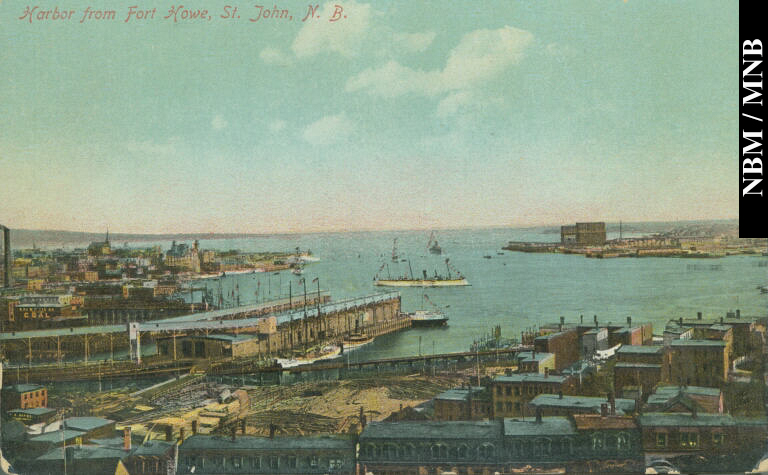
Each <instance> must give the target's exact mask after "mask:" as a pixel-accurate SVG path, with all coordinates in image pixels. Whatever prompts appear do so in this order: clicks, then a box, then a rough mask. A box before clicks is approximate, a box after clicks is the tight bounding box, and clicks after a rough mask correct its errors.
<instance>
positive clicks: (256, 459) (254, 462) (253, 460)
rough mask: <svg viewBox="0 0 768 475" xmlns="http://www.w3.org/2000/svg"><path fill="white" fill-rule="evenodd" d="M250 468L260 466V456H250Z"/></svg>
mask: <svg viewBox="0 0 768 475" xmlns="http://www.w3.org/2000/svg"><path fill="white" fill-rule="evenodd" d="M251 468H261V457H251Z"/></svg>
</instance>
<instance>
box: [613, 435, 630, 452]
mask: <svg viewBox="0 0 768 475" xmlns="http://www.w3.org/2000/svg"><path fill="white" fill-rule="evenodd" d="M616 449H618V450H621V451H624V450H628V449H629V435H627V434H626V433H624V432H621V433H619V435H617V436H616Z"/></svg>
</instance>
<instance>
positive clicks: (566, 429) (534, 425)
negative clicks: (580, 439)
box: [504, 417, 576, 437]
mask: <svg viewBox="0 0 768 475" xmlns="http://www.w3.org/2000/svg"><path fill="white" fill-rule="evenodd" d="M575 433H576V431H575V430H574V427H573V424H571V421H570V419H568V418H567V417H542V418H541V422H536V419H534V418H530V419H504V435H506V436H512V437H515V436H527V435H569V434H575Z"/></svg>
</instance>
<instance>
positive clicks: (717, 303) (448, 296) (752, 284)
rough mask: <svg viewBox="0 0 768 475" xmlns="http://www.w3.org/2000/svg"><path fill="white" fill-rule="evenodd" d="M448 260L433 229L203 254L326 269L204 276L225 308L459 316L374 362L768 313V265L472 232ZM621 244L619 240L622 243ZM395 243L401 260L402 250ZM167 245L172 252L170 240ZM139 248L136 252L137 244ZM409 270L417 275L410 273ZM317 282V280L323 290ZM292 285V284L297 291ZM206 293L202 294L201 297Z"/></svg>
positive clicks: (537, 234) (447, 240)
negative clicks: (560, 332) (527, 335)
mask: <svg viewBox="0 0 768 475" xmlns="http://www.w3.org/2000/svg"><path fill="white" fill-rule="evenodd" d="M436 237H437V239H438V241H439V243H440V246H441V247H442V249H443V254H441V255H434V254H431V253H430V252H429V251H428V249H427V241H428V238H429V232H424V231H400V232H355V233H323V234H304V235H302V234H296V235H278V236H263V237H256V238H248V239H232V240H203V241H201V242H200V246H201V247H202V248H205V249H217V250H229V249H239V250H242V251H250V252H255V251H293V250H295V248H297V247H298V248H299V249H301V251H306V250H309V251H311V253H312V256H313V257H315V258H317V259H318V260H317V261H315V262H311V263H309V264H307V265H306V267H305V268H304V274H303V276H297V275H294V274H292V273H291V272H290V271H281V272H272V273H270V272H266V273H265V272H260V273H247V274H230V275H227V276H226V277H224V278H218V279H204V280H201V281H197V282H196V283H195V286H197V287H200V286H203V285H205V286H207V287H208V288H209V289H210V291H211V293H212V294H213V295H215V300H216V301H218V299H219V296H221V297H222V299H223V302H224V304H225V305H234V304H236V303H237V302H238V299H239V303H240V304H243V305H244V304H248V303H255V302H260V301H263V300H269V299H274V298H277V297H278V296H287V295H288V292H289V285H290V287H291V291H292V295H293V296H294V297H295V298H298V299H301V298H303V293H304V286H303V284H302V283H301V280H300V279H301V278H302V277H303V278H304V279H305V282H306V286H307V287H306V291H307V293H312V292H317V287H318V283H319V287H320V288H321V290H329V291H330V293H331V296H332V298H333V299H341V298H347V297H359V296H363V295H368V294H371V293H375V292H381V291H384V290H398V291H399V292H400V293H401V295H402V309H403V311H414V310H418V309H421V308H425V309H429V308H431V306H430V304H429V303H425V302H424V299H423V294H427V295H428V297H429V300H431V301H432V302H434V303H435V304H436V305H439V306H440V307H443V308H444V311H445V313H446V315H448V317H449V318H450V321H449V325H448V326H447V327H442V328H422V329H411V330H408V331H404V332H399V333H396V334H392V335H387V336H383V337H380V338H377V339H376V341H375V342H374V343H372V344H370V345H366V346H365V347H363V348H360V349H358V350H356V351H354V352H353V353H352V354H351V355H350V358H353V359H355V360H369V359H379V358H390V357H398V356H409V355H419V354H431V353H435V352H436V353H441V352H454V351H467V350H468V349H469V347H470V345H471V344H472V342H473V341H474V340H476V339H478V338H480V337H482V336H483V335H485V334H487V333H489V332H490V331H491V329H492V327H493V326H495V325H501V329H502V335H503V336H506V337H517V338H519V337H520V332H521V331H523V330H525V329H528V328H532V327H536V326H538V325H542V324H547V323H554V322H558V321H559V318H560V317H561V316H563V317H565V320H566V322H571V323H576V322H579V319H580V316H581V315H583V316H584V322H591V321H592V319H593V316H594V315H597V317H598V319H599V321H600V322H601V323H606V324H607V323H609V322H613V323H620V322H626V318H627V316H631V317H632V319H633V321H634V322H652V323H653V325H654V333H656V334H661V332H662V331H663V329H664V324H665V323H666V322H667V320H669V319H672V318H674V319H677V318H679V317H685V318H689V317H695V316H696V313H697V312H702V313H703V316H704V318H705V319H714V318H719V317H720V316H725V314H726V312H728V311H731V310H735V309H737V308H738V309H740V310H741V314H742V315H744V316H765V315H766V314H767V312H766V303H768V298H767V297H766V295H765V294H761V293H760V291H759V289H758V287H759V286H762V285H765V284H766V281H768V276H767V274H766V272H767V270H768V267H765V266H764V265H763V266H761V265H759V264H760V262H761V261H764V260H766V257H762V256H729V257H723V258H718V259H698V258H688V259H681V258H650V257H649V258H615V259H592V258H586V257H584V256H581V255H567V254H526V253H518V252H509V251H502V247H503V246H504V245H505V244H506V243H507V242H508V241H541V242H546V241H557V240H558V239H559V235H557V234H553V233H546V232H544V230H536V229H533V230H531V229H481V230H478V229H474V230H454V231H448V230H445V231H439V232H437V233H436ZM612 237H614V236H610V235H609V238H612ZM395 238H397V248H396V250H395V251H396V253H397V255H398V257H397V259H396V260H397V262H393V259H392V251H393V249H392V248H393V241H394V239H395ZM153 244H160V245H162V246H163V247H164V248H167V247H168V246H169V244H170V243H164V242H161V243H153ZM131 245H132V246H136V245H137V244H136V243H133V244H131ZM446 258H448V259H450V265H451V267H452V269H451V271H450V272H452V273H453V272H454V270H453V268H455V269H457V270H458V271H460V272H461V273H462V275H463V276H464V277H466V278H467V279H468V280H469V283H470V286H467V287H442V288H421V287H404V288H397V289H390V288H387V287H375V286H374V285H373V277H374V275H375V274H376V272H377V271H378V270H379V269H380V268H381V266H382V264H384V268H383V269H382V271H381V272H382V274H381V275H382V276H386V275H387V273H389V275H391V276H393V277H394V276H399V275H410V273H411V272H412V273H413V275H417V274H418V275H421V274H422V271H424V270H426V271H427V273H428V274H429V275H434V273H435V272H437V273H438V274H441V275H446V274H447V273H448V272H449V270H448V268H447V267H446V263H445V259H446ZM409 264H410V267H409ZM315 279H317V281H315ZM289 282H290V284H289ZM200 296H201V294H200V293H197V295H196V296H195V297H194V298H196V299H198V300H199V299H200Z"/></svg>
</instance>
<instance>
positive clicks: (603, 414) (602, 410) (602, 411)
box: [600, 402, 608, 417]
mask: <svg viewBox="0 0 768 475" xmlns="http://www.w3.org/2000/svg"><path fill="white" fill-rule="evenodd" d="M607 415H608V403H606V402H604V403H602V404H600V417H606V416H607Z"/></svg>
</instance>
